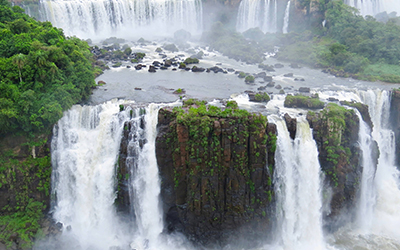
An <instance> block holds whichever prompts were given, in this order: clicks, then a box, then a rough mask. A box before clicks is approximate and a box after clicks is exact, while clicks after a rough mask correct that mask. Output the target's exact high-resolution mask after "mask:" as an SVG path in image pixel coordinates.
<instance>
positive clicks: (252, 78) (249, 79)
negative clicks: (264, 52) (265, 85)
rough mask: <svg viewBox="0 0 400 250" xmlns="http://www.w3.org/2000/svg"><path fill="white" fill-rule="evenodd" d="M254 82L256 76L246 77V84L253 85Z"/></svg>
mask: <svg viewBox="0 0 400 250" xmlns="http://www.w3.org/2000/svg"><path fill="white" fill-rule="evenodd" d="M254 80H255V78H254V76H252V75H248V76H246V77H245V78H244V81H245V82H246V83H253V82H254Z"/></svg>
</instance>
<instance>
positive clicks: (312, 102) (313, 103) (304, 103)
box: [284, 95, 325, 109]
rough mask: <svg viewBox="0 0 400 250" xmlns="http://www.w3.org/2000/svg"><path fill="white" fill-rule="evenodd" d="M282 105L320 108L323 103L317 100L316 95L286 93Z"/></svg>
mask: <svg viewBox="0 0 400 250" xmlns="http://www.w3.org/2000/svg"><path fill="white" fill-rule="evenodd" d="M284 106H285V107H287V108H308V109H322V108H323V107H324V106H325V103H324V102H323V101H321V100H319V98H318V97H317V98H312V97H309V96H304V95H295V96H293V95H287V96H286V98H285V102H284Z"/></svg>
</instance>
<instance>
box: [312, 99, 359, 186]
mask: <svg viewBox="0 0 400 250" xmlns="http://www.w3.org/2000/svg"><path fill="white" fill-rule="evenodd" d="M354 115H355V113H354V110H352V109H346V108H345V107H342V106H339V105H337V104H335V103H328V104H327V105H326V107H325V108H324V109H323V110H322V111H321V112H319V113H313V112H309V113H308V114H307V120H309V121H311V123H313V122H315V121H317V120H320V121H321V122H322V123H321V124H320V126H322V127H323V128H324V129H319V130H318V132H317V135H316V137H317V138H321V139H323V143H322V144H321V145H320V146H319V147H320V148H319V152H320V157H323V159H322V161H326V162H327V164H325V165H324V166H323V167H322V169H323V171H324V172H325V173H326V174H327V175H328V177H329V179H330V180H331V182H332V183H333V185H334V186H335V187H338V185H339V179H338V178H339V177H338V173H339V172H343V171H344V170H343V168H353V167H351V166H350V165H351V164H352V163H351V162H350V158H351V157H352V152H351V150H350V148H349V147H350V146H351V145H349V140H350V139H349V137H350V136H351V133H353V132H352V131H354V125H355V121H354V120H353V119H354ZM352 129H353V130H352ZM356 130H357V129H356ZM322 155H323V156H322ZM320 161H321V159H320ZM339 169H340V171H339Z"/></svg>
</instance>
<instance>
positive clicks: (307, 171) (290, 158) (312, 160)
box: [268, 116, 325, 249]
mask: <svg viewBox="0 0 400 250" xmlns="http://www.w3.org/2000/svg"><path fill="white" fill-rule="evenodd" d="M268 119H269V120H270V121H272V122H274V123H275V124H276V125H277V130H278V140H277V150H276V155H275V161H276V169H275V178H274V179H275V187H276V190H275V192H276V197H277V217H278V222H277V224H278V225H280V226H281V228H279V229H278V230H279V231H280V232H281V237H280V238H281V239H280V241H281V244H283V248H284V249H324V248H325V244H324V240H323V233H322V214H321V208H322V198H321V179H320V175H321V173H320V165H319V161H318V149H317V145H316V143H315V141H314V139H313V137H312V132H311V129H310V127H309V125H308V122H307V121H306V120H305V119H304V118H303V117H300V118H298V119H297V133H296V138H295V139H294V140H292V139H291V138H290V135H289V132H288V130H287V127H286V123H285V122H284V121H283V120H282V119H281V118H279V117H276V116H270V117H268Z"/></svg>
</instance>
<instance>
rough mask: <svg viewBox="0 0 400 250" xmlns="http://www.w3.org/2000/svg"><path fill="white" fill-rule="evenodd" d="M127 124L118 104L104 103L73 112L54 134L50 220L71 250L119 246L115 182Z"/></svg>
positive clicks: (69, 112)
mask: <svg viewBox="0 0 400 250" xmlns="http://www.w3.org/2000/svg"><path fill="white" fill-rule="evenodd" d="M125 120H127V115H126V113H125V112H119V106H118V103H111V102H108V103H105V104H101V105H98V106H83V107H82V106H74V107H72V108H71V109H70V110H69V111H67V112H65V114H64V117H63V118H62V119H61V120H60V121H59V122H58V123H57V125H56V126H55V128H54V131H53V139H52V147H51V150H52V152H51V157H52V166H53V172H52V173H53V176H52V193H53V195H54V196H55V197H56V204H55V205H54V207H53V208H52V209H53V213H54V214H53V217H54V219H55V220H56V221H59V222H61V223H63V225H64V234H66V236H68V237H70V238H73V239H74V242H76V246H70V249H72V248H74V249H80V248H82V249H88V248H91V249H100V250H101V249H104V250H108V249H109V248H110V247H111V246H117V245H118V244H119V243H120V240H121V239H118V234H119V228H118V223H116V221H117V218H116V214H115V210H114V206H113V204H114V200H115V181H114V177H115V164H116V161H117V157H118V152H119V145H120V140H121V135H122V129H123V124H124V121H125ZM70 244H71V243H70Z"/></svg>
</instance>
